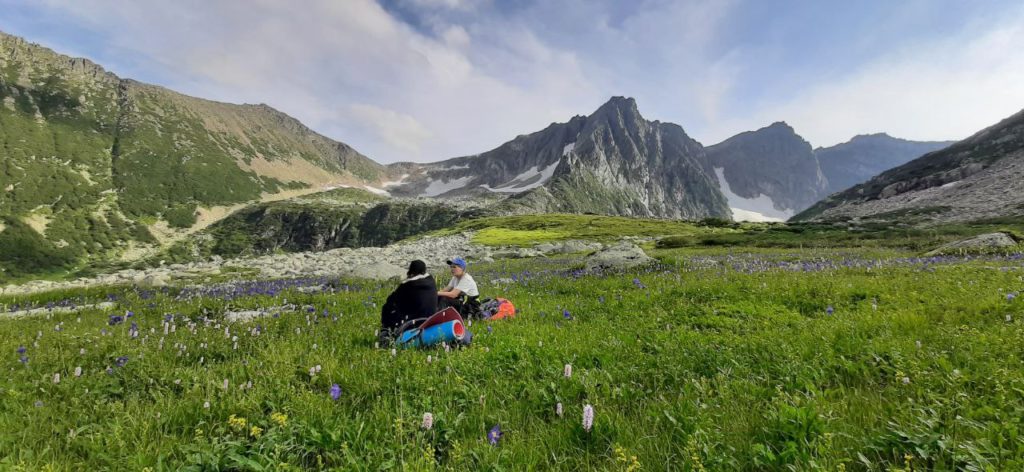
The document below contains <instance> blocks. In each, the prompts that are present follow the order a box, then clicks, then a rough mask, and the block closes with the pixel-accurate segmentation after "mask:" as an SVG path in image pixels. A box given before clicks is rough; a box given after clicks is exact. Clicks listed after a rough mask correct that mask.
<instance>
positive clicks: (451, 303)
mask: <svg viewBox="0 0 1024 472" xmlns="http://www.w3.org/2000/svg"><path fill="white" fill-rule="evenodd" d="M448 267H450V268H451V271H452V280H451V281H450V282H448V285H447V286H446V287H445V288H444V290H442V291H440V292H437V307H438V309H444V308H446V307H452V308H455V310H456V311H458V312H459V314H460V315H462V316H464V317H468V316H470V315H472V313H470V312H471V311H472V308H473V307H474V304H476V305H478V304H479V302H478V301H477V297H479V296H480V291H479V290H477V288H476V281H475V280H473V276H472V275H469V274H467V273H466V260H465V259H463V258H461V257H456V258H454V259H452V260H449V261H448ZM464 299H465V300H464Z"/></svg>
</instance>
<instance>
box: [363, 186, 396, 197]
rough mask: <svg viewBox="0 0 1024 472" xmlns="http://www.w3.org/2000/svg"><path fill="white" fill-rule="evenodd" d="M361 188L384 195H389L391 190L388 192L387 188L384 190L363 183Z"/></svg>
mask: <svg viewBox="0 0 1024 472" xmlns="http://www.w3.org/2000/svg"><path fill="white" fill-rule="evenodd" d="M363 188H365V189H366V190H369V191H370V192H373V193H376V194H377V195H383V196H385V197H390V196H391V192H388V191H387V190H384V189H382V188H377V187H371V186H369V185H363Z"/></svg>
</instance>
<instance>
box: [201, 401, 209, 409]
mask: <svg viewBox="0 0 1024 472" xmlns="http://www.w3.org/2000/svg"><path fill="white" fill-rule="evenodd" d="M203 408H206V409H207V410H209V409H210V402H203Z"/></svg>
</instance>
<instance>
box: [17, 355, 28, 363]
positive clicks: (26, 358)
mask: <svg viewBox="0 0 1024 472" xmlns="http://www.w3.org/2000/svg"><path fill="white" fill-rule="evenodd" d="M18 361H19V362H21V363H22V364H28V356H25V355H22V356H21V357H19V358H18Z"/></svg>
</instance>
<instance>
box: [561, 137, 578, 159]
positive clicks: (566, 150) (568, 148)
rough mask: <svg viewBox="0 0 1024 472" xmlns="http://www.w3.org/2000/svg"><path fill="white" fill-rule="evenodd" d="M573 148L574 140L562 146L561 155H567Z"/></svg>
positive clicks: (574, 146) (574, 147) (574, 145)
mask: <svg viewBox="0 0 1024 472" xmlns="http://www.w3.org/2000/svg"><path fill="white" fill-rule="evenodd" d="M574 149H576V141H573V142H571V143H569V144H566V145H565V147H563V148H562V156H563V157H565V156H568V155H569V153H570V152H572V151H573V150H574Z"/></svg>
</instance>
